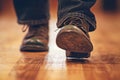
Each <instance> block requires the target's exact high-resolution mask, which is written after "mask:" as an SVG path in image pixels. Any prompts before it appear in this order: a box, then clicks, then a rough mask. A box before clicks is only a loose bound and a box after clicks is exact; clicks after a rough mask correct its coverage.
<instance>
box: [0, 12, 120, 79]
mask: <svg viewBox="0 0 120 80" xmlns="http://www.w3.org/2000/svg"><path fill="white" fill-rule="evenodd" d="M95 15H96V19H97V30H96V31H95V32H92V33H90V35H91V40H92V42H93V44H94V51H93V52H92V54H91V57H90V58H88V59H79V60H70V59H69V60H67V59H66V56H65V51H64V50H61V49H59V48H58V47H57V46H56V44H55V38H56V34H57V32H58V31H59V30H56V29H57V28H56V25H55V24H56V20H55V19H52V20H51V21H50V43H49V46H50V50H49V52H31V53H30V52H29V53H28V52H20V51H19V46H20V44H21V41H22V38H23V36H24V35H25V33H23V32H22V31H21V28H22V26H21V25H18V24H17V23H16V19H15V17H8V16H7V15H6V16H0V17H1V18H0V80H120V15H119V14H108V13H107V14H106V13H95Z"/></svg>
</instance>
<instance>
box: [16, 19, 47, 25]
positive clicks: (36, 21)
mask: <svg viewBox="0 0 120 80" xmlns="http://www.w3.org/2000/svg"><path fill="white" fill-rule="evenodd" d="M18 23H19V24H27V25H39V24H48V23H49V20H48V19H46V20H45V19H43V20H18Z"/></svg>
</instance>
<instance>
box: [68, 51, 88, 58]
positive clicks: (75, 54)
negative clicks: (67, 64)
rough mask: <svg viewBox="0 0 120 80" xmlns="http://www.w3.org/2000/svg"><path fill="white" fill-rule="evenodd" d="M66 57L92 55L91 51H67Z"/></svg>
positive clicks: (86, 56)
mask: <svg viewBox="0 0 120 80" xmlns="http://www.w3.org/2000/svg"><path fill="white" fill-rule="evenodd" d="M66 57H70V58H88V57H90V53H81V52H70V51H66Z"/></svg>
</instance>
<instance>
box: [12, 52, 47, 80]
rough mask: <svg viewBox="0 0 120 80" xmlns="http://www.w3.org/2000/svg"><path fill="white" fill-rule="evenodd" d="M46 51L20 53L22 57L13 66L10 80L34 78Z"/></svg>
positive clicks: (32, 79)
mask: <svg viewBox="0 0 120 80" xmlns="http://www.w3.org/2000/svg"><path fill="white" fill-rule="evenodd" d="M47 53H48V52H35V53H34V52H32V53H27V52H24V53H22V57H21V58H20V59H19V60H18V61H17V62H16V64H15V66H14V67H13V69H12V71H11V73H10V77H11V78H13V79H11V80H35V78H36V76H37V74H38V72H39V69H40V68H41V66H42V65H43V63H44V60H45V57H46V55H47Z"/></svg>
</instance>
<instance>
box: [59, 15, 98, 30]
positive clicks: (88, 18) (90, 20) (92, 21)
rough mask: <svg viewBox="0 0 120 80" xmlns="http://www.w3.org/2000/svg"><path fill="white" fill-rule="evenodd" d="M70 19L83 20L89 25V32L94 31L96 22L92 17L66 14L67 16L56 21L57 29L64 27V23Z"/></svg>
mask: <svg viewBox="0 0 120 80" xmlns="http://www.w3.org/2000/svg"><path fill="white" fill-rule="evenodd" d="M70 17H73V18H75V17H76V18H83V19H85V20H86V21H87V22H88V23H89V25H90V27H89V31H94V30H95V29H96V20H95V19H94V17H92V18H91V17H88V16H87V15H85V14H83V13H68V14H67V15H65V16H63V17H62V18H61V19H60V20H59V19H58V21H57V26H58V28H61V27H63V26H65V25H64V22H65V21H66V20H67V19H68V18H70Z"/></svg>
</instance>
